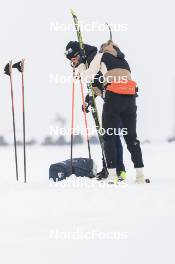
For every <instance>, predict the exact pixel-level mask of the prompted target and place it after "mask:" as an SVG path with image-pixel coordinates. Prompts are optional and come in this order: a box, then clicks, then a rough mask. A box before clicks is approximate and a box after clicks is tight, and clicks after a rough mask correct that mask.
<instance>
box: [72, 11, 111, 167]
mask: <svg viewBox="0 0 175 264" xmlns="http://www.w3.org/2000/svg"><path fill="white" fill-rule="evenodd" d="M71 15H72V17H73V20H74V24H75V29H76V33H77V38H78V42H79V45H80V50H81V53H82V54H81V55H82V57H83V59H84V60H85V62H86V63H85V65H86V68H88V64H87V58H86V53H85V49H84V42H83V38H82V34H81V30H80V25H79V21H78V18H77V15H76V14H75V13H74V11H73V10H71ZM87 90H88V94H89V98H90V100H92V116H93V119H94V122H95V126H96V129H97V134H98V138H99V142H100V146H101V150H102V162H103V168H104V169H105V170H106V171H107V163H106V158H105V152H104V141H103V137H102V135H101V133H100V131H101V125H100V121H99V115H98V110H97V106H96V102H95V95H94V91H93V87H92V83H88V84H87Z"/></svg>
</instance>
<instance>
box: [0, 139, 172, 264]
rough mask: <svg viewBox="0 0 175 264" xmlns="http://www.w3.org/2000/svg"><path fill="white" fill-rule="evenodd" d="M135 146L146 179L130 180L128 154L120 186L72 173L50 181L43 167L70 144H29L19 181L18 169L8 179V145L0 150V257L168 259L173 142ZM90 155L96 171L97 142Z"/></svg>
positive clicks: (7, 262)
mask: <svg viewBox="0 0 175 264" xmlns="http://www.w3.org/2000/svg"><path fill="white" fill-rule="evenodd" d="M143 152H144V160H145V165H146V166H145V175H146V176H148V177H150V178H151V184H145V185H136V184H134V169H133V168H132V164H131V162H130V158H129V154H128V153H126V155H125V161H126V164H127V171H128V184H127V185H120V186H113V185H112V186H111V185H107V184H105V183H99V182H96V181H95V180H90V179H86V178H75V177H74V176H71V177H70V178H69V179H67V180H66V181H64V182H62V183H59V184H51V183H49V181H48V168H49V165H50V164H51V163H54V162H58V161H62V160H64V159H67V158H68V156H69V154H70V150H69V149H68V148H67V147H61V148H58V147H48V148H46V147H38V148H36V147H30V148H28V155H27V156H28V183H27V184H26V185H25V184H24V183H23V180H22V173H23V172H22V169H23V168H22V167H21V168H20V182H19V183H16V182H15V174H14V163H13V155H14V153H13V148H9V147H7V148H0V160H1V177H0V212H1V215H0V252H1V253H0V263H3V264H11V263H18V264H22V263H25V264H28V263H33V264H36V263H37V264H38V263H42V264H45V263H46V264H49V263H52V264H54V263H61V264H64V263H66V264H70V263H77V264H80V263H81V264H84V263H88V264H90V263H110V264H112V263H120V264H125V263H126V264H128V263H136V264H137V263H138V264H140V263H141V264H148V263H158V264H161V263H162V264H164V263H168V264H171V263H172V264H174V263H175V251H174V237H175V227H174V226H175V166H174V162H175V160H174V153H175V144H173V143H172V144H168V143H161V144H147V145H144V146H143ZM19 156H20V161H21V162H22V160H21V157H22V149H20V151H19ZM79 156H87V152H86V150H85V146H83V147H76V149H75V157H79ZM93 156H94V157H96V159H98V162H97V164H98V168H99V169H100V149H99V148H98V146H93Z"/></svg>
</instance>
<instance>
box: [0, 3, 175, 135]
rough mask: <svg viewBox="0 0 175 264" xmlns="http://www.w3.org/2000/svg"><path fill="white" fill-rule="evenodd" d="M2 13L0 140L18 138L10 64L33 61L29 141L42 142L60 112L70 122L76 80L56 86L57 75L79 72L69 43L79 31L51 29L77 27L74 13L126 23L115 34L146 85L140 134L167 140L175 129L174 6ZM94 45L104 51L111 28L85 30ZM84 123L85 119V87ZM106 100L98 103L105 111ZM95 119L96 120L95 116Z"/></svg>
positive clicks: (20, 7) (29, 8) (35, 7)
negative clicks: (70, 58)
mask: <svg viewBox="0 0 175 264" xmlns="http://www.w3.org/2000/svg"><path fill="white" fill-rule="evenodd" d="M1 2H2V3H1V16H0V33H1V41H0V67H1V77H0V120H1V124H0V135H4V136H6V137H7V138H11V137H12V133H11V132H12V118H11V108H10V87H9V79H8V77H7V76H5V75H3V67H4V66H5V64H6V63H7V62H8V61H9V60H10V59H13V60H14V62H15V61H18V60H19V59H21V58H26V67H25V88H26V112H27V113H26V118H27V138H31V137H35V136H36V137H37V138H39V139H42V138H43V137H44V136H45V135H47V134H48V133H49V126H50V125H54V119H55V114H56V113H59V114H61V115H62V116H63V117H65V118H67V119H68V123H67V126H69V121H70V111H71V85H72V84H71V82H68V83H66V84H61V83H60V82H58V83H55V82H53V78H51V76H52V77H53V76H55V75H56V74H57V77H58V79H59V77H61V76H63V75H66V76H69V75H71V74H72V69H71V68H70V66H69V63H68V61H67V60H66V59H65V57H64V50H65V46H66V44H67V42H68V41H69V40H76V34H75V32H74V31H72V30H67V31H64V32H63V31H61V30H58V31H51V23H52V22H53V23H58V25H59V24H70V23H72V17H71V15H70V12H69V9H70V8H73V9H74V10H75V11H76V13H77V15H78V17H79V20H80V21H81V22H82V23H92V22H94V23H96V25H99V24H102V23H104V22H105V21H108V22H109V23H111V24H116V25H119V24H126V25H127V31H125V32H121V31H119V30H117V31H115V32H113V39H114V40H115V41H116V43H118V45H119V46H120V48H121V50H122V51H123V52H124V53H125V54H126V58H127V60H128V61H129V63H130V66H131V69H132V74H133V78H134V79H135V80H136V81H137V82H138V84H139V87H140V97H139V98H138V129H139V135H140V136H141V138H142V139H145V138H150V139H165V138H167V137H168V136H170V135H171V134H172V133H173V129H174V125H175V120H174V119H175V106H174V101H175V71H174V59H175V51H174V50H175V36H174V28H173V26H174V24H175V23H174V22H175V18H174V10H175V4H174V1H170V0H166V1H165V0H163V1H159V0H155V1H152V0H147V1H140V0H133V1H130V0H127V1H114V0H109V1H107V2H102V1H89V0H88V1H87V2H86V1H73V2H71V1H68V0H64V1H58V0H57V1H56V0H45V1H34V0H30V1H24V0H15V1H2V0H1ZM83 38H84V41H85V42H86V43H89V44H92V45H96V46H97V47H99V46H100V44H101V43H103V42H104V41H106V40H107V39H108V31H107V30H106V31H104V30H103V31H99V30H97V29H96V30H94V31H90V32H89V31H88V32H87V31H83ZM13 79H14V90H15V102H16V108H17V109H16V115H17V118H16V119H17V131H18V135H19V136H20V135H21V127H22V126H21V124H22V123H21V122H22V116H21V86H20V75H19V74H18V73H16V71H14V74H13ZM76 90H77V91H76V95H77V100H76V102H77V109H76V110H77V123H78V120H80V121H81V122H82V113H81V110H80V105H81V100H80V97H79V87H77V89H76ZM101 105H102V101H101V100H98V106H99V108H101ZM89 122H90V124H91V123H92V119H91V117H90V116H89Z"/></svg>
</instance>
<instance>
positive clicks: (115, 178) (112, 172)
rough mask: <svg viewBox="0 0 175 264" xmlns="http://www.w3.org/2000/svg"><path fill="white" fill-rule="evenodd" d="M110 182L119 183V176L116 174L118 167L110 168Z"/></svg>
mask: <svg viewBox="0 0 175 264" xmlns="http://www.w3.org/2000/svg"><path fill="white" fill-rule="evenodd" d="M108 172H109V176H108V180H109V181H108V183H109V184H118V176H117V174H116V168H112V169H108Z"/></svg>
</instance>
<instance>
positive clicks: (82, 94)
mask: <svg viewBox="0 0 175 264" xmlns="http://www.w3.org/2000/svg"><path fill="white" fill-rule="evenodd" d="M79 79H80V87H81V96H82V102H83V112H84V122H85V128H86V140H87V144H88V153H89V159H91V149H90V142H89V132H88V123H87V115H86V106H85V100H84V91H83V84H82V80H81V77H80V76H79Z"/></svg>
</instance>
